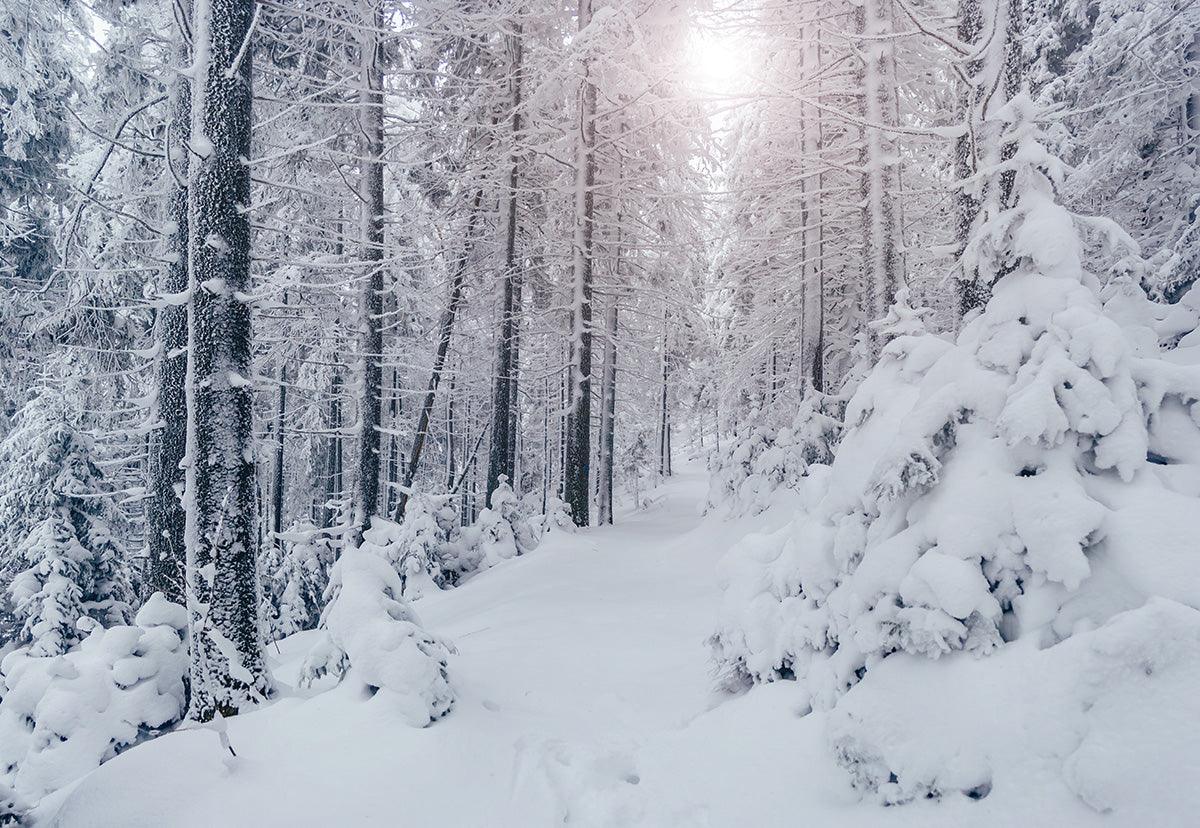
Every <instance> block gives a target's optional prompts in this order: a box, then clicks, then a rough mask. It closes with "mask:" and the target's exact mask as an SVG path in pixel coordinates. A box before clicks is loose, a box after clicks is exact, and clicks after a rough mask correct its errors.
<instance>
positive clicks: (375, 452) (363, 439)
mask: <svg viewBox="0 0 1200 828" xmlns="http://www.w3.org/2000/svg"><path fill="white" fill-rule="evenodd" d="M372 18H373V23H374V26H375V29H374V30H372V31H370V32H368V33H366V34H364V35H363V43H362V55H361V59H362V90H361V91H360V95H361V104H362V108H361V114H360V118H361V123H360V126H361V129H362V134H363V136H364V141H363V155H364V156H365V159H366V160H364V161H363V177H362V183H361V186H362V193H361V196H362V202H363V204H362V212H363V227H362V237H363V253H362V255H363V261H364V263H365V264H366V267H367V279H366V284H365V286H364V288H363V296H362V304H361V311H360V317H361V319H360V322H359V324H360V326H361V330H362V352H363V353H362V359H363V363H362V371H363V375H362V387H361V388H360V389H359V420H360V424H361V427H362V431H361V433H360V435H359V440H358V447H359V453H358V498H359V503H358V508H357V510H356V515H355V517H356V519H355V521H354V529H353V530H352V532H351V534H350V537H349V538H348V543H349V544H350V545H352V546H357V545H358V544H359V543H360V542H361V541H362V533H363V532H364V531H365V530H366V529H367V527H369V526H370V524H371V518H373V517H374V516H375V515H377V514H378V513H379V466H380V456H379V426H380V424H381V420H382V416H383V365H382V360H383V221H384V210H383V149H384V136H383V65H382V56H381V55H380V43H379V30H381V29H382V28H383V26H384V24H385V21H384V16H383V12H382V10H381V9H380V8H378V7H376V9H375V12H374V14H373V15H372Z"/></svg>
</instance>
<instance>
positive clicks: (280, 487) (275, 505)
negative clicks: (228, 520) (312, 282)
mask: <svg viewBox="0 0 1200 828" xmlns="http://www.w3.org/2000/svg"><path fill="white" fill-rule="evenodd" d="M284 304H287V297H286V296H285V297H284ZM287 382H288V372H287V365H286V364H281V365H280V366H279V396H278V398H277V402H278V404H277V406H276V409H275V482H274V485H273V486H272V487H271V499H272V502H271V529H272V531H274V533H275V542H276V543H278V542H279V533H280V532H282V531H283V504H284V485H285V484H284V480H285V478H284V466H283V448H284V438H285V436H286V434H285V429H284V418H285V417H286V416H287Z"/></svg>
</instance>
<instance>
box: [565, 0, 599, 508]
mask: <svg viewBox="0 0 1200 828" xmlns="http://www.w3.org/2000/svg"><path fill="white" fill-rule="evenodd" d="M591 20H592V0H579V21H578V23H579V29H580V31H582V30H583V29H585V28H586V27H587V26H588V24H589V23H591ZM591 68H592V67H591V59H590V58H589V57H587V56H585V57H584V58H583V88H582V90H581V92H580V98H579V103H580V106H579V128H580V136H579V144H578V157H577V159H576V169H575V251H574V288H575V290H574V293H575V296H574V301H573V302H572V304H571V341H570V359H569V360H568V367H569V371H570V376H569V381H568V384H567V394H568V399H567V445H566V461H565V467H564V470H563V476H564V481H563V489H564V493H565V495H566V497H565V500H566V501H567V503H568V504H569V505H570V507H571V516H572V518H574V521H575V525H576V526H587V525H588V524H589V523H590V522H591V521H590V515H589V505H590V504H589V499H590V498H589V492H588V477H589V474H590V471H591V439H592V270H593V264H594V263H593V259H592V236H593V231H594V226H593V225H594V218H595V204H596V195H595V184H596V152H595V148H596V85H595V83H594V82H593V80H592V77H591Z"/></svg>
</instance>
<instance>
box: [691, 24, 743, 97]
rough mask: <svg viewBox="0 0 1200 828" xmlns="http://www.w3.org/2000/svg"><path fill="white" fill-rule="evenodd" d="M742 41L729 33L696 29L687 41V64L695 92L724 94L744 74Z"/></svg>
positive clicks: (737, 84)
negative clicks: (693, 81) (690, 69)
mask: <svg viewBox="0 0 1200 828" xmlns="http://www.w3.org/2000/svg"><path fill="white" fill-rule="evenodd" d="M744 61H745V44H744V43H742V42H741V41H740V40H739V39H738V38H737V37H735V36H734V35H732V34H728V33H723V32H720V31H717V30H714V29H696V30H693V32H692V34H691V42H690V43H689V44H688V63H689V64H690V66H691V68H692V75H693V78H694V80H695V84H696V90H697V91H698V92H703V93H710V94H716V95H728V94H731V93H733V92H736V91H737V89H738V88H739V86H740V84H741V82H742V79H743V76H744V75H745V71H746V66H745V62H744Z"/></svg>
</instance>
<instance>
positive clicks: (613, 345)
mask: <svg viewBox="0 0 1200 828" xmlns="http://www.w3.org/2000/svg"><path fill="white" fill-rule="evenodd" d="M620 264H621V251H620V247H619V246H618V248H617V267H618V273H619V272H620V270H619V268H620ZM604 323H605V324H604V332H605V341H604V374H603V376H602V377H601V379H600V382H601V393H600V397H601V402H600V406H601V408H600V475H599V477H600V496H599V498H598V500H597V504H596V506H597V508H598V510H599V512H600V515H599V518H600V523H602V524H604V523H609V524H611V523H612V522H613V454H614V449H615V443H616V431H617V428H616V417H617V324H618V320H617V297H616V296H615V295H614V296H613V297H612V299H611V301H610V304H609V306H608V310H607V312H606V314H605V320H604Z"/></svg>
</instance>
